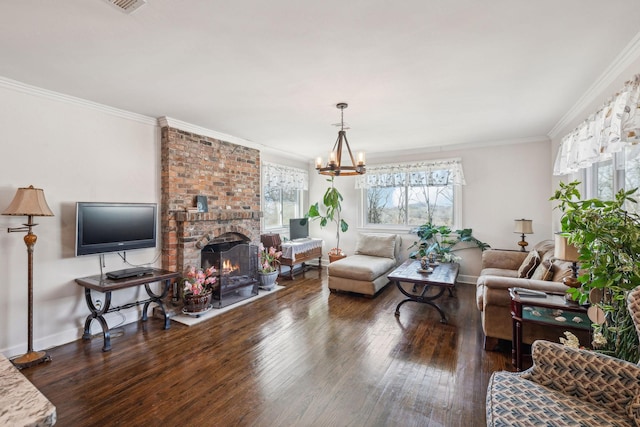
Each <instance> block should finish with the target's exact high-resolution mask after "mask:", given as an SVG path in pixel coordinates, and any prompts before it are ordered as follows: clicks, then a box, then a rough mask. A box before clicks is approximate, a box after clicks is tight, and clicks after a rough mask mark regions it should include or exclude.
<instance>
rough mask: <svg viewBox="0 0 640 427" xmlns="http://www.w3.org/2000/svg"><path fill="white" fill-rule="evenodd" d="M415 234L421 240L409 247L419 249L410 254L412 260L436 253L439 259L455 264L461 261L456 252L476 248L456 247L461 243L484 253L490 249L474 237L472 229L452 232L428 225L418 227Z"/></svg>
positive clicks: (445, 228) (442, 226)
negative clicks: (470, 244)
mask: <svg viewBox="0 0 640 427" xmlns="http://www.w3.org/2000/svg"><path fill="white" fill-rule="evenodd" d="M415 233H416V234H417V235H418V237H419V238H420V240H419V241H417V242H413V245H411V246H410V247H409V249H411V248H416V247H417V248H418V249H417V250H416V251H413V252H411V253H410V254H409V257H411V258H422V257H423V256H428V255H429V254H431V253H435V254H436V255H437V257H438V258H440V259H442V260H443V261H445V262H454V261H458V260H459V259H460V257H459V256H457V255H455V254H454V252H456V251H459V250H462V249H469V248H470V247H474V246H469V245H465V246H463V247H456V246H457V245H458V244H460V243H472V244H473V245H475V247H478V248H480V250H483V251H484V250H485V249H488V248H489V247H490V246H489V245H488V244H486V243H484V242H481V241H480V240H478V239H476V238H475V237H473V235H472V230H471V229H470V228H465V229H462V230H455V231H452V230H451V228H449V227H447V226H444V225H440V226H436V225H433V224H431V223H426V224H423V225H421V226H420V227H418V228H417V229H416V230H415Z"/></svg>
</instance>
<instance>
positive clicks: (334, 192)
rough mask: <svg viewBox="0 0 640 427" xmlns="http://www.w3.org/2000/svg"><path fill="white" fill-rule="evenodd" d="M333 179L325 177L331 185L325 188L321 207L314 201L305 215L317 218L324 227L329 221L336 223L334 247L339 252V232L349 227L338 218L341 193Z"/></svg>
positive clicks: (341, 198)
mask: <svg viewBox="0 0 640 427" xmlns="http://www.w3.org/2000/svg"><path fill="white" fill-rule="evenodd" d="M333 179H334V177H333V176H332V177H331V178H329V179H327V181H328V182H330V183H331V186H330V187H329V188H327V191H325V193H324V196H323V197H322V207H321V206H320V203H319V202H316V203H314V204H313V205H311V206H309V212H308V213H307V215H306V216H307V217H308V218H310V219H312V220H319V221H320V227H322V228H324V227H326V226H327V225H328V224H329V223H330V222H331V223H334V224H335V225H336V247H335V249H336V250H337V252H338V253H339V251H340V232H343V233H345V232H346V231H347V230H348V229H349V224H347V222H346V221H345V220H344V219H342V218H340V213H341V212H342V201H343V197H342V194H340V192H339V191H338V189H337V188H335V187H334V186H333Z"/></svg>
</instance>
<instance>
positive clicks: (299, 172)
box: [262, 162, 309, 190]
mask: <svg viewBox="0 0 640 427" xmlns="http://www.w3.org/2000/svg"><path fill="white" fill-rule="evenodd" d="M262 179H263V185H266V186H269V187H274V188H281V189H283V190H308V189H309V171H307V170H305V169H299V168H294V167H291V166H284V165H277V164H275V163H269V162H262Z"/></svg>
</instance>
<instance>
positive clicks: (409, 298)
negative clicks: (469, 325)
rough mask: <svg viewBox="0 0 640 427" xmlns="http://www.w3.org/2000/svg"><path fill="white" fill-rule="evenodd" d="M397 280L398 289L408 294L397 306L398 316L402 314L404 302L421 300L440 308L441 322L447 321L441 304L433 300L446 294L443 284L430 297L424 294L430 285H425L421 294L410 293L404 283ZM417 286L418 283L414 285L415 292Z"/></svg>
mask: <svg viewBox="0 0 640 427" xmlns="http://www.w3.org/2000/svg"><path fill="white" fill-rule="evenodd" d="M395 282H396V286H397V287H398V289H400V292H402V293H403V294H404V295H405V296H407V299H405V300H403V301H401V302H400V303H399V304H398V305H397V306H396V312H395V315H396V316H400V307H402V305H403V304H404V303H406V302H409V301H414V302H419V303H422V304H427V305H430V306H431V307H433V308H435V309H436V310H438V313H440V323H447V317H446V316H445V314H444V311H442V309H441V308H440V306H438V305H437V304H436V303H434V302H432V301H433V300H436V299H438V298H440V297H441V296H442V294H444V291H445V288H444V287H442V286H441V287H440V289H439V290H438V293H437V294H436V295H434V296H430V297H429V296H424V294H425V292H426V291H427V290H428V288H429V286H428V285H425V287H424V288H423V289H422V292H421V293H420V295H414V294H410V293H408V292H407V291H405V290H404V288H403V287H402V285H400V281H395ZM416 286H417V285H416V284H414V285H413V290H414V292H416V290H417V288H416Z"/></svg>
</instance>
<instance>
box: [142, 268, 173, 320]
mask: <svg viewBox="0 0 640 427" xmlns="http://www.w3.org/2000/svg"><path fill="white" fill-rule="evenodd" d="M170 286H171V280H170V279H168V280H165V281H164V286H163V288H162V293H161V294H160V295H156V294H155V293H154V292H153V291H152V290H151V287H150V286H149V283H146V284H145V285H144V288H145V290H146V291H147V295H149V301H147V302H145V303H144V306H143V308H142V321H143V322H144V321H146V320H147V319H148V315H147V311H148V309H149V306H150V305H151V303H152V302H154V303H156V304H158V307H160V310H161V311H162V315H163V316H164V329H169V328H170V327H171V319H170V318H169V316H168V315H167V311H166V310H165V308H164V302H163V299H164V297H165V296H167V294H168V293H169V287H170Z"/></svg>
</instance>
